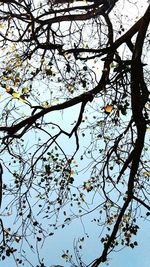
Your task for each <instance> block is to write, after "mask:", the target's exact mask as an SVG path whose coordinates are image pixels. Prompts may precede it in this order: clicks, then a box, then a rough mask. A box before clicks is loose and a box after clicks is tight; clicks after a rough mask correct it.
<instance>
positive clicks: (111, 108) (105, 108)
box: [104, 105, 113, 113]
mask: <svg viewBox="0 0 150 267" xmlns="http://www.w3.org/2000/svg"><path fill="white" fill-rule="evenodd" d="M104 110H105V112H106V113H110V112H112V110H113V106H112V105H107V106H106V107H104Z"/></svg>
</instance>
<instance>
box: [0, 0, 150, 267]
mask: <svg viewBox="0 0 150 267" xmlns="http://www.w3.org/2000/svg"><path fill="white" fill-rule="evenodd" d="M123 2H124V1H121V0H120V1H119V0H112V1H108V0H107V1H106V0H97V1H94V0H86V1H80V0H77V1H64V0H49V1H35V0H22V1H19V0H16V1H14V0H13V1H11V0H2V1H1V2H0V47H1V56H0V60H1V65H0V69H1V74H0V85H1V88H0V96H1V99H0V101H1V113H0V117H1V126H0V132H1V136H0V140H1V147H0V151H1V157H0V159H1V165H0V166H1V168H0V169H1V173H0V178H1V181H0V199H1V197H2V198H3V203H2V208H1V219H0V223H1V235H2V238H1V245H0V257H1V259H2V260H4V259H5V258H6V256H11V255H12V256H13V257H14V259H15V262H16V265H17V266H19V264H22V263H23V261H27V262H28V264H30V265H31V266H33V265H32V263H31V262H30V259H29V258H28V257H27V255H26V253H25V251H24V245H25V246H26V245H27V244H28V246H29V248H30V249H31V250H33V251H34V249H36V252H37V259H38V261H39V264H40V265H38V266H45V265H44V262H43V260H41V259H40V256H39V251H38V243H39V242H44V241H45V239H46V238H49V236H51V235H53V233H54V231H55V230H57V227H58V225H59V226H60V225H61V227H62V228H63V227H64V226H65V225H66V224H67V223H68V222H69V223H70V222H71V221H72V220H74V219H76V218H79V219H81V218H82V217H83V216H86V215H87V214H92V213H94V216H95V212H96V211H97V214H100V218H98V220H97V219H96V218H94V221H95V223H97V224H98V225H99V226H101V227H102V228H103V229H104V231H103V233H102V234H101V243H102V246H103V249H102V250H101V252H100V255H97V258H96V259H93V261H92V262H91V263H89V262H88V263H85V262H83V259H82V257H81V255H80V253H79V250H78V246H80V241H81V240H79V242H77V243H76V244H74V250H75V256H76V262H77V263H74V262H73V258H72V256H70V255H69V253H68V251H67V252H66V253H64V254H63V255H62V257H63V258H64V259H66V260H67V261H69V262H70V265H71V266H91V267H96V266H99V265H101V263H103V262H105V261H107V259H108V255H109V254H110V253H111V252H113V251H114V250H115V248H116V247H119V248H121V247H122V246H130V247H131V248H134V247H135V246H136V245H137V241H133V237H134V236H135V235H136V234H137V231H138V228H139V226H138V212H139V211H140V210H141V208H142V207H143V208H142V210H143V214H144V215H143V216H144V218H145V219H146V218H147V217H148V216H149V215H150V212H149V210H150V198H149V190H150V188H149V177H150V169H149V161H150V159H149V154H148V152H149V150H148V141H149V140H148V134H147V133H148V131H149V124H150V119H149V114H148V113H149V109H150V104H149V101H150V99H149V84H150V80H149V75H150V70H149V62H148V61H149V56H148V53H149V47H150V39H149V38H150V32H149V21H150V5H148V3H146V1H145V13H144V14H142V15H141V16H140V17H139V18H137V17H136V19H135V18H134V21H133V20H132V19H131V20H130V18H129V17H125V16H123V13H122V11H121V10H122V9H121V8H122V5H123ZM127 2H128V1H127ZM128 4H129V5H130V4H131V3H130V2H129V3H128ZM138 4H140V1H137V5H138ZM133 7H135V10H137V7H136V4H134V6H133V5H132V8H133ZM135 12H136V11H135ZM128 25H130V26H128ZM61 118H62V120H61ZM83 143H84V144H85V143H86V145H84V146H83ZM70 147H71V149H70ZM83 162H84V170H87V172H88V173H90V174H89V179H88V180H84V181H82V180H81V181H77V180H80V179H77V178H78V177H77V174H78V173H79V172H80V171H81V168H82V167H80V164H81V165H82V166H83ZM2 175H3V177H2ZM7 175H8V177H10V179H7V177H6V176H7ZM2 178H3V184H2ZM2 191H3V192H2ZM2 194H3V195H2ZM89 195H91V196H92V202H91V203H89V201H88V199H89ZM0 202H1V201H0ZM97 202H99V203H98V205H97ZM68 207H71V209H73V208H74V209H73V212H71V213H70V214H68ZM61 213H63V216H61ZM7 217H9V218H11V220H9V221H12V222H14V223H15V224H14V225H13V226H10V227H9V225H8V222H6V218H7ZM62 218H63V219H62ZM47 224H48V225H49V226H50V227H49V229H48V230H47V227H46V226H47ZM10 225H11V223H10ZM100 232H101V230H100ZM33 238H34V239H35V246H34V244H32V245H31V242H32V239H33ZM82 241H83V240H82ZM18 253H19V255H20V256H18Z"/></svg>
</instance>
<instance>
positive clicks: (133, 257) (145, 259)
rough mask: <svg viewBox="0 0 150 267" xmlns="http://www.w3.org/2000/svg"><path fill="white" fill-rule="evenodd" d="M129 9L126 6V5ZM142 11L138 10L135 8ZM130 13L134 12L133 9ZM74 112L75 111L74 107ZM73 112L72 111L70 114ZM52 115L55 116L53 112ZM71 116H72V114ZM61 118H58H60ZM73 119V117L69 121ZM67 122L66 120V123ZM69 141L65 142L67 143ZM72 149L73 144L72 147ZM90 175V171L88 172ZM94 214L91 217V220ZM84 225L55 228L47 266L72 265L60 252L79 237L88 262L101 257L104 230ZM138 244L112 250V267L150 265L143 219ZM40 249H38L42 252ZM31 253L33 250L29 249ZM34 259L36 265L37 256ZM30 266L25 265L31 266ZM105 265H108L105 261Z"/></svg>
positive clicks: (148, 228) (4, 265) (149, 234)
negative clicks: (120, 249)
mask: <svg viewBox="0 0 150 267" xmlns="http://www.w3.org/2000/svg"><path fill="white" fill-rule="evenodd" d="M123 2H125V1H123ZM126 8H127V7H126ZM136 12H137V13H138V12H139V11H138V10H137V11H136ZM129 13H130V14H131V15H133V13H132V11H131V9H130V10H129ZM72 112H76V111H75V109H73V111H72ZM70 114H71V113H70ZM52 116H55V115H53V114H52ZM70 119H71V116H70ZM58 120H59V118H58ZM70 121H71V120H70ZM64 123H65V122H64ZM66 144H67V142H66V143H65V142H64V146H66ZM69 149H70V147H69ZM86 175H87V174H86ZM92 218H93V216H91V220H92ZM83 223H84V226H85V229H84V227H83V224H82V222H81V221H78V222H77V221H74V222H73V223H71V224H70V225H67V226H66V227H65V228H63V229H58V230H57V231H55V233H54V235H53V236H52V237H50V238H49V239H48V240H47V241H46V243H45V246H44V250H43V252H42V256H41V257H44V258H45V265H46V267H50V266H52V265H62V266H64V267H69V266H70V264H67V263H66V262H65V261H64V260H63V259H61V254H63V253H64V252H63V251H65V249H66V250H67V249H69V250H72V251H73V242H74V240H75V239H76V240H78V238H79V237H80V238H81V237H83V236H84V237H85V242H84V243H83V251H82V252H81V253H82V254H83V259H84V260H85V262H86V263H90V261H92V260H93V259H94V258H96V257H98V256H99V255H100V252H101V248H102V245H101V243H100V242H99V240H98V238H97V236H98V235H99V233H100V231H101V229H100V228H99V227H97V226H95V225H94V224H93V223H90V224H89V223H88V225H87V222H86V219H84V218H83ZM86 229H87V230H88V234H89V235H90V239H88V238H87V237H86V234H85V233H86ZM136 240H137V241H138V244H139V246H138V247H136V248H134V250H132V249H131V248H125V249H123V250H122V251H119V252H116V253H112V254H111V255H110V258H111V259H110V262H109V266H110V267H141V266H142V267H149V263H150V223H149V222H144V223H142V222H141V224H140V229H139V233H138V236H137V239H136ZM40 250H41V249H40V248H39V251H40ZM29 255H30V251H29ZM32 257H33V259H32V260H33V262H34V263H35V264H36V258H35V259H34V256H33V255H32ZM0 266H1V267H8V266H11V267H15V266H16V265H15V263H14V262H13V260H12V262H11V261H10V258H8V260H6V261H3V262H0ZM28 266H29V265H25V267H28ZM102 266H106V264H105V263H104V264H103V265H102ZM34 267H36V266H34Z"/></svg>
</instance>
